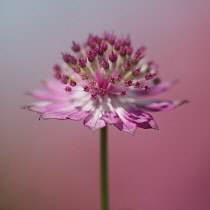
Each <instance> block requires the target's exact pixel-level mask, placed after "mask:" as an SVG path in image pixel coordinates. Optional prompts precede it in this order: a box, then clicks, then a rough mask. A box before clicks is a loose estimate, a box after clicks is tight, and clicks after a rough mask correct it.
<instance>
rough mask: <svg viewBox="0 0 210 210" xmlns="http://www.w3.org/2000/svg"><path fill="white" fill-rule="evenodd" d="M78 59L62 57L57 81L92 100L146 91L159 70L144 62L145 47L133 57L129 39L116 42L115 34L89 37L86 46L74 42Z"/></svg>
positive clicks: (66, 54) (71, 56)
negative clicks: (88, 96)
mask: <svg viewBox="0 0 210 210" xmlns="http://www.w3.org/2000/svg"><path fill="white" fill-rule="evenodd" d="M72 50H73V51H74V53H75V55H74V56H73V55H70V54H68V53H63V54H62V57H63V60H64V62H65V64H64V65H63V66H59V65H55V66H54V67H53V69H54V70H55V75H54V76H55V78H56V79H58V80H60V81H61V82H62V83H63V84H65V85H66V87H65V90H66V91H67V92H70V93H69V94H71V92H72V91H74V88H77V87H81V91H84V92H86V93H89V94H90V97H91V99H96V98H97V97H101V96H104V95H106V94H112V95H119V96H125V95H127V92H128V91H129V90H131V89H134V88H139V89H140V90H141V91H147V90H148V88H149V83H148V81H149V80H153V79H154V81H157V78H154V77H155V76H156V74H157V70H158V67H157V65H155V64H154V62H153V61H147V60H145V59H144V56H145V50H146V49H145V47H143V46H142V47H140V48H138V49H137V50H136V52H135V53H134V54H133V47H132V46H131V41H130V38H129V37H128V36H127V37H126V38H117V37H116V36H114V35H112V34H104V35H102V36H93V35H91V36H89V37H88V39H87V41H86V42H85V44H84V45H83V46H80V45H79V44H77V43H75V42H73V46H72Z"/></svg>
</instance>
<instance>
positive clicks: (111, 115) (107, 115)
mask: <svg viewBox="0 0 210 210" xmlns="http://www.w3.org/2000/svg"><path fill="white" fill-rule="evenodd" d="M102 118H103V119H104V120H105V121H106V122H107V123H110V124H113V123H117V122H118V120H119V116H118V114H117V113H116V112H111V111H110V112H108V111H105V112H104V113H103V117H102Z"/></svg>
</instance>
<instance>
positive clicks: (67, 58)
mask: <svg viewBox="0 0 210 210" xmlns="http://www.w3.org/2000/svg"><path fill="white" fill-rule="evenodd" d="M62 55H63V56H62V57H63V60H64V62H66V63H69V62H70V54H68V53H65V54H62Z"/></svg>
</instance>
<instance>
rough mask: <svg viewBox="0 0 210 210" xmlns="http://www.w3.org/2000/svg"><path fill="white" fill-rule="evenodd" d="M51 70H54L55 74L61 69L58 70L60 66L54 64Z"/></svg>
mask: <svg viewBox="0 0 210 210" xmlns="http://www.w3.org/2000/svg"><path fill="white" fill-rule="evenodd" d="M53 69H54V70H55V71H57V72H59V71H60V70H61V68H60V66H59V65H58V64H55V65H54V66H53Z"/></svg>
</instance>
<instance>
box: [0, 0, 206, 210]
mask: <svg viewBox="0 0 210 210" xmlns="http://www.w3.org/2000/svg"><path fill="white" fill-rule="evenodd" d="M56 2H59V3H56ZM209 11H210V1H209V0H206V1H205V0H177V1H173V0H168V1H167V0H161V1H160V0H153V1H152V0H149V1H137V0H136V1H134V0H133V1H131V0H130V1H124V0H123V1H120V0H117V1H116V0H115V1H105V0H103V1H98V0H97V1H96V0H92V1H83V2H79V1H78V2H75V1H54V0H51V1H50V0H48V1H47V0H46V1H41V0H37V1H30V2H29V1H12V0H11V1H6V0H2V1H1V5H0V28H1V33H0V39H1V40H0V43H1V44H0V71H1V82H0V92H1V125H0V130H1V131H0V138H1V140H0V168H1V169H0V170H1V171H0V209H2V210H48V209H49V210H60V209H62V210H98V209H99V202H100V200H99V160H98V156H99V141H98V137H99V132H94V133H93V132H91V131H90V130H88V129H87V128H85V127H84V126H83V124H82V122H73V121H56V120H49V121H38V117H39V116H38V115H37V114H35V113H31V112H26V111H24V110H21V109H20V108H19V106H20V105H21V104H25V103H27V102H30V101H32V100H33V99H32V98H30V97H27V96H25V95H24V94H23V93H24V91H25V90H26V89H30V88H39V87H41V85H40V80H41V79H44V78H47V77H51V73H52V70H51V67H52V65H53V64H54V63H55V62H59V63H60V62H61V54H60V52H61V51H64V52H65V51H68V50H69V46H70V44H71V41H72V40H75V41H79V42H83V41H84V40H85V38H86V37H87V35H88V34H89V33H94V34H95V33H99V34H101V33H102V32H103V31H105V30H107V31H114V32H115V33H116V34H117V35H122V34H127V33H129V34H131V37H132V40H133V43H134V45H135V46H140V45H141V44H144V45H146V46H147V47H148V51H147V55H148V57H152V58H154V59H155V60H156V61H157V62H158V63H159V64H160V73H161V76H162V79H163V80H172V79H174V78H178V79H179V80H180V83H179V84H178V85H177V86H175V87H174V88H173V89H172V90H171V91H169V92H167V93H164V94H163V95H161V96H160V98H166V99H167V98H168V99H189V100H190V101H191V103H190V104H187V105H183V106H182V107H179V108H177V109H176V110H174V111H171V112H162V113H155V114H153V116H154V117H155V119H156V121H157V123H158V125H159V127H160V130H159V131H155V130H143V129H139V130H138V131H137V133H136V135H135V137H132V136H130V135H128V134H125V133H122V132H119V131H118V130H117V129H116V128H114V127H112V126H109V166H110V168H109V172H110V173H109V175H110V205H111V210H122V209H124V210H125V209H132V210H208V209H210V200H209V198H210V152H209V148H210V138H209V137H210V135H209V119H208V117H209V108H210V107H209V103H210V98H209V87H208V83H209V79H210V78H209V76H210V53H209V52H210V51H209V50H210V41H209V40H210V14H209Z"/></svg>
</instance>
